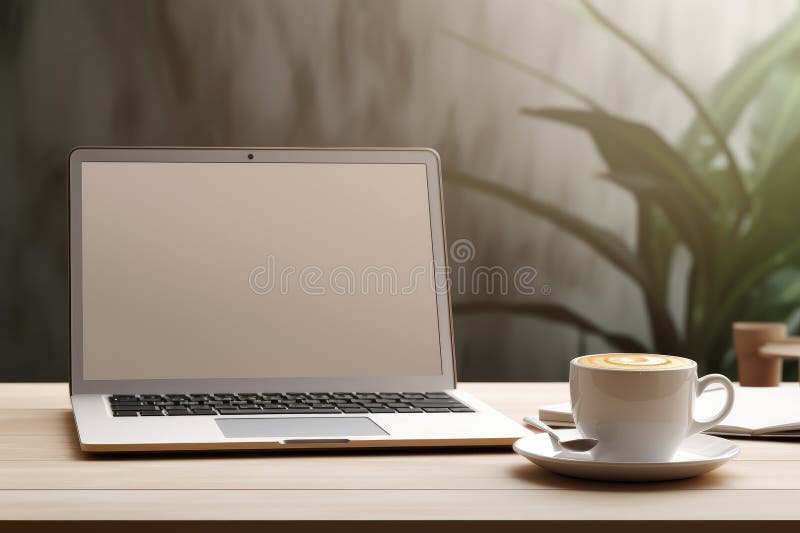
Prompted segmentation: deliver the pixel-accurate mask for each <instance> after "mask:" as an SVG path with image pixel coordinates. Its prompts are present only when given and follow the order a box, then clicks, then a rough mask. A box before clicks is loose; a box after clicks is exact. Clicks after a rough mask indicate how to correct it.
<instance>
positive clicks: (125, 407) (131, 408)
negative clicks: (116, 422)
mask: <svg viewBox="0 0 800 533" xmlns="http://www.w3.org/2000/svg"><path fill="white" fill-rule="evenodd" d="M111 408H112V409H113V410H114V411H139V410H140V409H141V410H147V411H152V410H153V409H155V408H156V407H155V406H154V405H113V406H111Z"/></svg>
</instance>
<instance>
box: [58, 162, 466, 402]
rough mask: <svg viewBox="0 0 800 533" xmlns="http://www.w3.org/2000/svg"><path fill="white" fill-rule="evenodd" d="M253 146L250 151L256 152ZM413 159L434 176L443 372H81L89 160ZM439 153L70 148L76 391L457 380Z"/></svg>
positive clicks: (387, 386) (410, 385)
mask: <svg viewBox="0 0 800 533" xmlns="http://www.w3.org/2000/svg"><path fill="white" fill-rule="evenodd" d="M251 154H252V157H250V156H251ZM128 161H130V162H173V163H202V162H208V163H220V162H231V163H242V164H248V163H264V162H280V163H309V162H317V163H389V164H391V163H394V164H401V163H408V164H424V165H425V167H426V175H427V183H428V205H429V210H430V224H431V241H432V248H433V250H432V251H433V262H434V267H435V268H434V275H435V281H436V285H437V287H439V288H445V289H446V290H442V289H440V290H437V291H436V305H437V319H438V329H439V357H440V361H441V370H442V373H441V375H435V376H349V377H332V378H269V377H265V378H241V379H158V380H138V379H131V380H85V379H83V345H82V341H83V320H82V265H81V263H82V252H81V245H82V241H81V230H82V226H81V221H82V216H81V213H82V211H81V199H82V194H81V192H82V180H81V169H82V164H83V163H85V162H128ZM440 166H441V165H440V159H439V155H438V154H437V153H436V151H434V150H432V149H429V148H257V147H237V148H162V147H146V148H145V147H137V148H121V147H114V148H111V147H79V148H75V149H74V150H72V152H71V153H70V155H69V184H68V189H69V236H68V238H69V321H70V324H69V355H70V392H71V394H112V393H113V394H137V393H139V394H164V393H171V392H174V393H192V392H197V393H209V392H234V393H235V392H264V391H274V392H291V391H362V392H374V391H387V392H395V391H398V392H399V391H407V392H414V391H433V390H447V389H452V388H455V385H456V370H455V354H454V348H453V326H452V315H451V306H450V290H449V287H450V283H449V279H448V278H449V273H448V267H447V251H446V242H447V241H446V238H445V225H444V207H443V202H442V186H441V169H440Z"/></svg>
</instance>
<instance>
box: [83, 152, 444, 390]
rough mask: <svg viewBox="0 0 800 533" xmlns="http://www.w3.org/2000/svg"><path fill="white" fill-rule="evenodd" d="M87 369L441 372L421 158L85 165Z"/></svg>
mask: <svg viewBox="0 0 800 533" xmlns="http://www.w3.org/2000/svg"><path fill="white" fill-rule="evenodd" d="M81 204H82V205H81V209H82V211H81V213H82V221H81V224H82V230H81V231H82V234H81V238H82V250H81V256H82V257H81V259H82V279H81V283H82V287H81V290H82V306H83V372H84V375H83V378H84V379H85V380H139V379H221V378H272V377H277V378H293V377H347V376H434V375H441V374H442V366H441V356H440V344H439V329H438V321H437V311H436V288H435V287H434V283H433V279H434V272H433V250H432V238H431V220H430V211H429V204H428V189H427V177H426V167H425V165H424V164H360V163H359V164H349V163H344V164H342V163H252V162H250V163H162V162H84V163H82V191H81Z"/></svg>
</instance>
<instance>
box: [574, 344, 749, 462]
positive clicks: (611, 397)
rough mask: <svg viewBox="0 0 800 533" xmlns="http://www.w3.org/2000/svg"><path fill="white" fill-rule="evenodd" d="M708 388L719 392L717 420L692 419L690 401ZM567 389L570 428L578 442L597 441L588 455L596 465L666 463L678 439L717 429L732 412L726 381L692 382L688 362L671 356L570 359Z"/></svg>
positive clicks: (693, 371)
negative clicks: (722, 393)
mask: <svg viewBox="0 0 800 533" xmlns="http://www.w3.org/2000/svg"><path fill="white" fill-rule="evenodd" d="M587 358H595V359H587ZM581 359H583V360H584V362H583V363H581V362H580V361H581ZM664 360H666V361H667V362H666V363H663V362H660V361H664ZM626 361H627V363H626ZM586 363H592V364H598V365H600V366H589V365H588V364H586ZM603 365H605V366H606V367H603ZM714 383H718V384H720V385H722V386H723V387H724V388H725V390H726V399H725V405H724V406H723V407H722V409H721V410H720V411H719V413H718V414H717V415H715V416H713V417H711V418H708V419H705V420H697V419H695V418H694V411H695V399H696V398H697V397H698V396H699V395H700V394H702V392H703V391H704V390H705V389H706V388H707V387H708V386H709V385H712V384H714ZM569 385H570V397H571V401H572V415H573V417H574V419H575V424H576V426H577V428H578V431H580V433H581V434H582V435H583V436H584V437H586V438H592V439H597V440H598V444H597V446H596V447H595V448H594V449H593V450H592V456H593V458H594V459H596V460H598V461H615V462H617V461H624V462H662V461H669V460H670V459H672V457H673V456H674V455H675V452H676V451H677V450H678V448H679V447H680V445H681V443H682V442H683V441H684V439H686V438H687V437H689V436H691V435H694V434H696V433H699V432H701V431H705V430H706V429H709V428H711V427H713V426H715V425H717V424H718V423H719V422H721V421H722V420H723V419H724V418H725V417H726V416H727V415H728V413H730V411H731V408H732V407H733V397H734V392H733V385H732V384H731V382H730V380H729V379H728V378H726V377H725V376H723V375H720V374H709V375H707V376H704V377H702V378H700V379H698V378H697V364H696V363H695V362H694V361H692V360H691V359H684V358H679V357H674V356H662V355H655V354H594V355H591V356H581V357H576V358H575V359H573V360H572V361H570V369H569Z"/></svg>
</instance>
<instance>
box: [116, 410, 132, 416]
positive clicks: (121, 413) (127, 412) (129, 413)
mask: <svg viewBox="0 0 800 533" xmlns="http://www.w3.org/2000/svg"><path fill="white" fill-rule="evenodd" d="M112 414H113V415H114V416H139V413H137V412H136V411H114V412H113V413H112Z"/></svg>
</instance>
